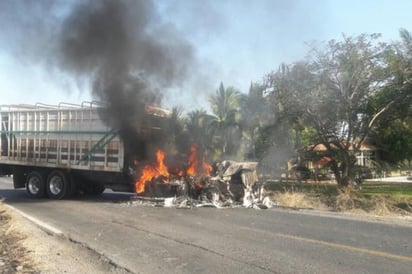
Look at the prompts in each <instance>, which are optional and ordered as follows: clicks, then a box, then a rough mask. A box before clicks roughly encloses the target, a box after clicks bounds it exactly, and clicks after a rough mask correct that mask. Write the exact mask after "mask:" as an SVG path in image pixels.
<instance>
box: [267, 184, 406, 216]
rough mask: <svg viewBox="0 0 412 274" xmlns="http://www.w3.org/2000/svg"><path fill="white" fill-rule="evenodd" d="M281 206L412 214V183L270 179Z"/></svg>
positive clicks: (274, 197) (273, 194)
mask: <svg viewBox="0 0 412 274" xmlns="http://www.w3.org/2000/svg"><path fill="white" fill-rule="evenodd" d="M265 190H266V191H267V192H270V193H272V196H273V199H274V200H275V201H277V202H278V203H279V205H281V206H287V207H294V208H314V209H327V210H333V211H345V212H347V211H349V212H356V213H364V214H371V215H380V216H382V215H412V184H407V183H391V184H388V183H373V184H371V183H368V184H362V185H361V186H360V187H346V188H342V187H339V186H337V185H336V184H330V183H283V182H282V183H280V182H267V183H266V184H265Z"/></svg>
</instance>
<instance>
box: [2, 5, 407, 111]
mask: <svg viewBox="0 0 412 274" xmlns="http://www.w3.org/2000/svg"><path fill="white" fill-rule="evenodd" d="M7 1H11V0H0V7H1V5H2V4H1V2H7ZM43 1H46V0H43ZM72 2H73V3H76V1H75V0H72ZM72 2H70V1H69V2H68V1H63V0H62V1H58V3H60V4H61V6H62V7H61V8H59V9H57V10H58V12H57V13H58V15H56V16H60V17H64V16H65V14H66V13H65V11H67V10H70V3H72ZM23 3H24V1H23ZM63 3H64V4H63ZM154 6H155V9H156V11H157V13H158V16H159V19H158V20H161V21H162V22H163V23H165V24H168V25H169V26H170V27H171V28H173V30H174V31H175V32H176V33H177V34H178V35H180V36H181V37H182V38H183V39H185V40H186V41H187V42H188V43H189V44H190V45H191V47H192V49H193V54H194V56H195V58H196V67H197V69H193V70H192V71H191V72H190V74H191V75H190V76H191V77H188V79H187V81H186V82H184V83H182V84H181V85H180V86H177V87H176V86H175V87H173V88H170V91H168V92H167V93H165V95H164V98H163V103H162V104H163V105H164V106H166V107H172V106H174V105H181V106H182V107H183V108H188V109H194V108H206V109H207V96H209V95H210V94H212V93H214V92H215V90H216V89H217V88H218V86H219V84H220V82H223V84H224V85H225V86H226V87H227V86H234V87H235V88H237V89H239V90H240V91H241V92H247V91H248V88H249V86H250V83H251V82H257V81H261V80H262V79H263V77H264V76H265V75H266V74H268V73H270V72H271V71H275V70H277V68H278V66H279V65H280V64H281V63H292V62H295V61H298V60H301V59H303V58H305V55H306V54H307V52H308V49H309V48H308V45H307V44H308V43H311V42H313V41H318V42H325V41H328V40H331V39H337V40H339V39H341V38H342V34H345V35H359V34H361V33H381V34H382V40H383V41H386V42H390V41H396V40H399V29H400V28H405V29H407V30H409V31H412V20H411V19H410V11H411V10H412V1H408V0H404V1H403V0H392V1H389V0H388V1H385V0H362V1H360V0H357V1H353V0H345V1H343V0H342V1H339V0H291V1H286V0H283V1H281V0H253V1H252V0H248V1H247V0H203V1H197V0H160V1H154ZM23 10H24V6H22V12H24V11H23ZM45 16H47V13H45ZM2 17H3V18H2ZM5 20H7V22H8V28H6V29H7V31H5V28H2V29H0V105H5V104H35V103H37V102H42V103H48V104H57V103H59V102H70V103H81V102H82V101H90V100H93V99H94V98H93V97H92V95H91V92H90V84H89V83H88V81H87V80H79V78H78V77H77V78H76V79H74V77H72V75H70V74H67V73H65V72H62V71H59V70H56V69H53V68H51V67H50V66H49V63H48V62H50V60H48V61H44V62H43V61H42V60H36V61H35V62H34V61H33V58H30V60H29V59H26V55H25V54H16V51H14V50H13V47H14V46H16V45H15V44H14V43H13V41H10V40H12V39H13V36H10V33H13V32H17V31H25V30H24V29H23V30H22V29H21V28H20V29H17V28H16V29H13V25H14V24H13V20H14V19H13V16H10V15H8V14H5V13H4V12H3V13H2V12H1V11H0V23H2V25H3V24H4V22H5ZM35 35H40V36H41V35H45V34H43V33H38V34H35ZM159 36H160V35H159ZM159 38H160V37H159ZM9 39H10V40H9ZM26 42H27V43H30V41H26ZM44 50H47V48H45V49H44ZM42 54H44V53H42ZM39 56H42V55H39ZM38 59H41V57H39V58H38ZM166 88H167V87H166Z"/></svg>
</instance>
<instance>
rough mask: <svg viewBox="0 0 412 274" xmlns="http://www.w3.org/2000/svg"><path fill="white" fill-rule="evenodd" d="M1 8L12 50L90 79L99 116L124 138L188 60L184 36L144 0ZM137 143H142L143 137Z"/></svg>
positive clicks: (181, 76) (182, 74) (177, 79)
mask: <svg viewBox="0 0 412 274" xmlns="http://www.w3.org/2000/svg"><path fill="white" fill-rule="evenodd" d="M0 10H2V11H0V15H1V17H3V19H0V23H5V24H4V26H6V32H5V33H6V36H4V35H3V39H4V37H6V39H5V41H7V42H8V43H9V48H10V49H12V51H14V52H15V54H16V56H18V57H20V59H23V60H24V61H26V62H30V61H34V62H42V63H44V64H46V65H47V66H51V67H53V68H55V69H57V70H59V71H62V72H65V73H68V74H70V75H72V76H74V77H75V78H76V79H79V80H84V79H87V80H88V81H90V86H91V87H92V94H93V97H94V98H95V99H96V100H98V101H101V102H103V103H104V104H105V105H106V108H105V111H104V112H102V117H103V119H104V121H105V122H106V123H107V124H108V125H109V126H111V127H112V128H114V129H118V130H119V131H120V133H121V135H122V137H123V139H124V140H125V141H127V140H128V139H130V138H131V137H130V136H132V135H133V136H136V134H135V133H137V131H138V130H139V128H141V127H142V126H143V124H144V126H145V127H150V120H148V119H146V118H147V117H146V116H145V113H144V109H145V107H144V106H145V105H146V104H160V102H161V99H162V97H163V94H162V90H165V89H166V88H171V87H176V86H179V85H181V84H182V83H183V82H184V80H185V78H186V76H187V72H188V70H189V69H190V67H191V65H192V64H193V62H194V54H193V49H192V46H191V45H190V43H189V42H187V41H186V40H185V39H184V38H183V37H182V36H181V35H179V33H178V32H177V31H176V30H175V28H174V27H173V26H172V25H170V24H165V23H162V21H161V20H160V18H159V15H158V14H157V12H156V10H155V8H154V6H153V3H152V2H150V1H148V0H121V1H117V0H101V1H93V0H89V1H79V2H76V1H74V2H71V3H70V4H67V3H64V1H62V2H53V1H3V2H2V3H1V4H0ZM7 28H8V29H7ZM141 138H143V137H141ZM137 143H138V145H137V147H136V149H139V150H143V151H145V150H146V149H147V148H146V145H147V144H148V140H145V139H142V140H138V142H137Z"/></svg>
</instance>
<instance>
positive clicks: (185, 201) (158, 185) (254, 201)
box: [132, 161, 275, 209]
mask: <svg viewBox="0 0 412 274" xmlns="http://www.w3.org/2000/svg"><path fill="white" fill-rule="evenodd" d="M160 165H161V163H160ZM257 165H258V163H257V162H235V161H222V162H219V163H216V164H215V167H214V168H213V170H212V169H210V174H205V173H204V172H199V174H198V173H190V172H186V173H185V174H183V173H180V174H169V173H168V174H167V175H166V174H165V173H163V174H159V175H157V176H153V177H151V179H150V180H146V181H144V187H142V186H141V183H142V182H141V181H140V182H138V184H137V185H138V187H137V189H139V187H140V190H142V189H144V191H141V192H140V193H139V192H138V193H137V195H136V196H135V197H133V199H132V200H133V203H138V204H144V205H152V206H165V207H176V208H191V207H215V208H223V207H246V208H259V209H264V208H269V207H272V206H274V205H275V204H274V203H273V202H272V201H271V200H270V198H269V197H264V188H263V184H262V183H261V182H259V179H258V175H257ZM188 170H190V169H188ZM139 183H140V185H139Z"/></svg>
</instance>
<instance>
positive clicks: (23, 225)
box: [0, 202, 119, 273]
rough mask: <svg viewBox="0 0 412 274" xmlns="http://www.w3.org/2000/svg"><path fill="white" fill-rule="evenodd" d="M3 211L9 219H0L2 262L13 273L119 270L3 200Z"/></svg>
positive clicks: (1, 206) (4, 216) (1, 205)
mask: <svg viewBox="0 0 412 274" xmlns="http://www.w3.org/2000/svg"><path fill="white" fill-rule="evenodd" d="M0 212H1V216H2V218H7V220H4V222H0V225H1V227H0V235H1V239H2V241H3V243H4V244H3V245H2V247H1V248H2V249H4V250H2V253H4V254H3V257H1V258H2V259H1V260H0V262H1V261H3V264H4V265H3V268H6V267H8V271H10V273H14V272H18V273H114V272H116V273H119V271H118V269H116V268H115V266H113V265H111V264H110V262H107V261H106V260H105V259H104V258H102V257H101V256H100V255H99V254H97V253H96V252H94V251H93V250H90V249H89V248H87V247H86V246H83V245H81V244H78V243H74V242H72V241H70V239H69V238H67V237H64V236H61V235H60V236H59V235H55V234H53V233H52V232H50V231H45V230H43V229H41V228H40V227H38V226H37V225H35V224H34V223H32V222H31V221H29V220H27V219H26V218H25V217H23V216H21V215H20V214H18V213H17V212H15V211H14V210H13V209H11V208H8V207H6V206H5V205H4V204H2V203H1V202H0ZM0 269H2V268H1V263H0Z"/></svg>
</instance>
